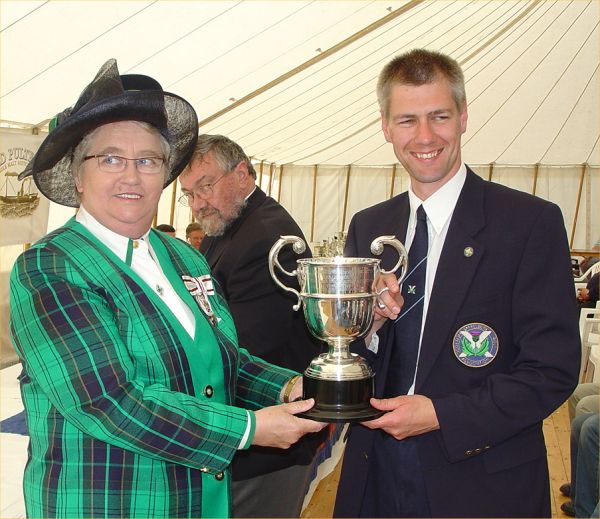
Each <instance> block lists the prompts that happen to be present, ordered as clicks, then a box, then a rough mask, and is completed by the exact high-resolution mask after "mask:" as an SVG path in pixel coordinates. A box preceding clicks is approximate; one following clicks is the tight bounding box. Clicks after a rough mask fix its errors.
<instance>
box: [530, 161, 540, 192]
mask: <svg viewBox="0 0 600 519" xmlns="http://www.w3.org/2000/svg"><path fill="white" fill-rule="evenodd" d="M539 172H540V163H539V162H536V164H535V167H534V168H533V189H532V191H531V194H532V195H534V196H535V193H536V191H537V181H538V174H539Z"/></svg>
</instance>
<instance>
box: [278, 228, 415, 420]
mask: <svg viewBox="0 0 600 519" xmlns="http://www.w3.org/2000/svg"><path fill="white" fill-rule="evenodd" d="M385 244H388V245H391V246H392V247H394V248H395V249H396V251H397V252H398V255H399V258H398V262H397V263H396V265H395V266H394V268H393V269H392V270H389V271H386V270H382V269H380V267H379V263H380V261H381V260H378V259H375V258H344V257H342V256H336V257H334V258H305V259H299V260H298V261H297V264H298V267H297V269H296V270H294V271H292V272H288V271H287V270H285V269H284V268H283V267H282V266H281V264H280V263H279V260H278V255H279V251H280V250H281V249H282V248H283V247H285V246H286V245H292V247H293V250H294V252H296V254H301V253H303V252H304V251H305V250H306V244H305V242H304V240H302V238H299V237H297V236H282V237H281V238H280V239H279V240H277V242H276V243H275V244H274V245H273V247H272V248H271V251H270V252H269V270H270V272H271V277H272V278H273V280H274V281H275V283H277V285H279V286H280V287H281V288H283V289H284V290H286V291H288V292H292V293H293V294H295V295H296V297H297V298H298V303H297V304H295V305H294V306H293V308H294V310H298V309H299V308H300V306H302V305H303V306H304V318H305V320H306V323H307V325H308V328H309V330H310V332H311V333H312V334H313V335H314V336H315V337H317V338H318V339H321V340H323V341H325V342H326V343H327V344H328V346H329V351H328V352H327V353H323V354H321V355H319V356H318V357H316V358H315V359H313V360H312V362H311V363H310V365H309V366H308V368H307V369H306V370H305V371H304V376H303V381H302V383H303V398H314V399H315V406H314V407H313V408H312V409H311V410H310V411H307V412H306V413H303V414H301V415H299V416H303V417H305V418H310V419H312V420H318V421H322V422H359V421H366V420H371V419H373V418H376V417H377V416H380V415H381V414H382V413H381V412H380V411H378V410H377V409H374V408H373V407H372V406H371V404H370V403H369V400H370V398H371V397H372V396H373V394H374V388H375V373H373V370H372V369H371V367H370V366H369V365H368V364H367V362H366V361H365V360H364V359H363V358H362V357H360V356H359V355H357V354H355V353H351V352H350V343H351V342H352V341H354V340H356V339H359V338H361V337H364V336H365V335H367V333H368V332H369V330H370V329H371V326H372V324H373V308H374V305H375V302H376V298H377V293H376V289H375V283H376V281H377V278H378V276H379V274H380V273H383V274H388V273H392V272H396V271H397V270H398V268H400V269H401V271H400V276H399V282H402V279H403V278H404V276H405V274H406V268H407V263H408V255H407V253H406V249H405V248H404V246H403V245H402V243H401V242H400V241H399V240H397V239H395V238H394V237H393V236H380V237H379V238H376V239H375V240H373V242H372V243H371V252H372V253H373V254H375V255H377V256H379V255H381V253H382V252H383V247H384V245H385ZM276 268H277V269H278V270H280V271H281V272H283V273H284V274H286V275H288V276H297V278H298V282H299V285H300V292H298V291H297V290H294V289H293V288H290V287H288V286H286V285H284V284H283V283H282V282H281V281H280V280H279V278H278V277H277V274H276V271H275V269H276Z"/></svg>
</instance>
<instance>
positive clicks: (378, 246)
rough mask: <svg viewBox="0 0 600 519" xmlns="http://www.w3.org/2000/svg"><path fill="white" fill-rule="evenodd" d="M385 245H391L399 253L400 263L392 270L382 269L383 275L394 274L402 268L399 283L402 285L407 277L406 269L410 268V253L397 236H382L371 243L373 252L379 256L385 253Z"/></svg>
mask: <svg viewBox="0 0 600 519" xmlns="http://www.w3.org/2000/svg"><path fill="white" fill-rule="evenodd" d="M384 245H391V246H392V247H394V249H396V251H397V252H398V256H399V257H398V262H397V263H396V264H395V265H394V268H393V269H391V270H383V269H381V273H382V274H392V273H394V272H396V271H397V270H398V268H399V267H401V271H400V275H399V276H398V283H402V280H403V279H404V276H406V268H407V266H408V253H407V252H406V249H405V248H404V245H402V242H401V241H400V240H398V239H396V237H395V236H380V237H379V238H375V239H374V240H373V241H372V242H371V252H372V253H373V254H375V255H377V256H379V255H381V253H382V252H383V246H384Z"/></svg>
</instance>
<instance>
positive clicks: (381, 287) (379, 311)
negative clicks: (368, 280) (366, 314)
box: [365, 274, 404, 344]
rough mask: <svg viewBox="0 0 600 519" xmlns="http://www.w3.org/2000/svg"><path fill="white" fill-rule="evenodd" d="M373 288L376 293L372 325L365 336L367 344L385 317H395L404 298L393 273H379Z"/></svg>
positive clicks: (382, 323) (383, 322)
mask: <svg viewBox="0 0 600 519" xmlns="http://www.w3.org/2000/svg"><path fill="white" fill-rule="evenodd" d="M373 289H374V290H375V293H376V294H377V300H376V301H375V312H374V319H373V326H371V330H370V331H369V334H368V335H367V337H366V338H365V342H366V343H367V344H369V342H370V340H371V336H372V335H373V334H374V333H375V332H377V330H379V329H380V328H381V327H382V326H383V325H384V324H385V322H386V319H396V318H397V317H398V315H399V314H400V309H401V308H402V305H403V304H404V298H403V297H402V295H401V294H400V285H399V284H398V279H397V278H396V276H395V275H394V274H379V276H377V279H376V280H375V282H374V283H373Z"/></svg>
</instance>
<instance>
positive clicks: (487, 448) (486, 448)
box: [483, 445, 491, 451]
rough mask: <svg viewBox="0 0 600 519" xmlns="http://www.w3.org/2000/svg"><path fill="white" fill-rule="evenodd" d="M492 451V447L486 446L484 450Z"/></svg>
mask: <svg viewBox="0 0 600 519" xmlns="http://www.w3.org/2000/svg"><path fill="white" fill-rule="evenodd" d="M490 449H491V447H490V446H489V445H486V446H485V447H484V448H483V450H484V451H488V450H490Z"/></svg>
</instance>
